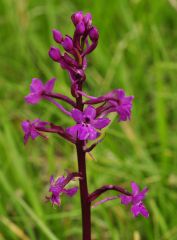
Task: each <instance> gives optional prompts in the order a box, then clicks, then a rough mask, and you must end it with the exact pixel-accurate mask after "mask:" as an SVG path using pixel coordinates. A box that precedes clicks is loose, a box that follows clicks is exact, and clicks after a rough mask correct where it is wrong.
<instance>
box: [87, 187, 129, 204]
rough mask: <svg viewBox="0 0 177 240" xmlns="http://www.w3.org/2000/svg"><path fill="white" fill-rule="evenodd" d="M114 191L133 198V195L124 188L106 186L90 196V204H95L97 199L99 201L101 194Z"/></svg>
mask: <svg viewBox="0 0 177 240" xmlns="http://www.w3.org/2000/svg"><path fill="white" fill-rule="evenodd" d="M110 190H114V191H117V192H119V193H122V194H125V195H127V196H131V195H132V194H131V193H129V192H128V191H126V190H125V189H124V188H122V187H119V186H114V185H105V186H103V187H101V188H98V189H97V190H95V191H94V192H93V193H91V194H90V195H89V199H90V202H93V201H94V200H95V199H97V198H98V197H99V196H100V195H101V194H103V193H104V192H106V191H110Z"/></svg>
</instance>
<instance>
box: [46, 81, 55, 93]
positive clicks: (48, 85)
mask: <svg viewBox="0 0 177 240" xmlns="http://www.w3.org/2000/svg"><path fill="white" fill-rule="evenodd" d="M55 81H56V78H52V79H50V80H49V81H47V82H46V84H45V86H44V89H45V92H47V93H50V92H52V91H53V88H54V85H55Z"/></svg>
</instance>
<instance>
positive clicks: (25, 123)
mask: <svg viewBox="0 0 177 240" xmlns="http://www.w3.org/2000/svg"><path fill="white" fill-rule="evenodd" d="M21 126H22V129H23V131H24V132H25V133H26V132H28V131H29V130H30V122H29V121H23V122H22V123H21Z"/></svg>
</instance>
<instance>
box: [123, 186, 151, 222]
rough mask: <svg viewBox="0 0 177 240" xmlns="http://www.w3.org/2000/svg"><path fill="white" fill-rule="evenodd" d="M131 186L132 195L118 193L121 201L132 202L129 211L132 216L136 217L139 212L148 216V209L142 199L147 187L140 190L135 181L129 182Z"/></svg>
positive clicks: (126, 203) (124, 202)
mask: <svg viewBox="0 0 177 240" xmlns="http://www.w3.org/2000/svg"><path fill="white" fill-rule="evenodd" d="M131 188H132V196H127V195H120V196H119V197H120V199H121V203H122V204H125V205H128V204H132V207H131V211H132V213H133V215H134V217H137V216H138V215H139V214H141V215H142V216H144V217H145V218H148V217H149V213H148V210H147V209H146V207H145V206H144V204H143V202H142V200H143V199H144V198H145V195H146V193H147V191H148V189H147V188H144V189H143V190H142V191H141V192H140V189H139V186H138V185H137V184H136V183H135V182H132V183H131Z"/></svg>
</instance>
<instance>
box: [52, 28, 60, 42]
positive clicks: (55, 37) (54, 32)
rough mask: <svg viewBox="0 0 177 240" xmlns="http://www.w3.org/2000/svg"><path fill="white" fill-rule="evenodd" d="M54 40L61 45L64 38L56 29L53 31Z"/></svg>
mask: <svg viewBox="0 0 177 240" xmlns="http://www.w3.org/2000/svg"><path fill="white" fill-rule="evenodd" d="M52 32H53V38H54V40H55V41H56V42H57V43H61V41H62V39H63V37H62V34H61V32H60V31H58V30H56V29H54V30H53V31H52Z"/></svg>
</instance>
